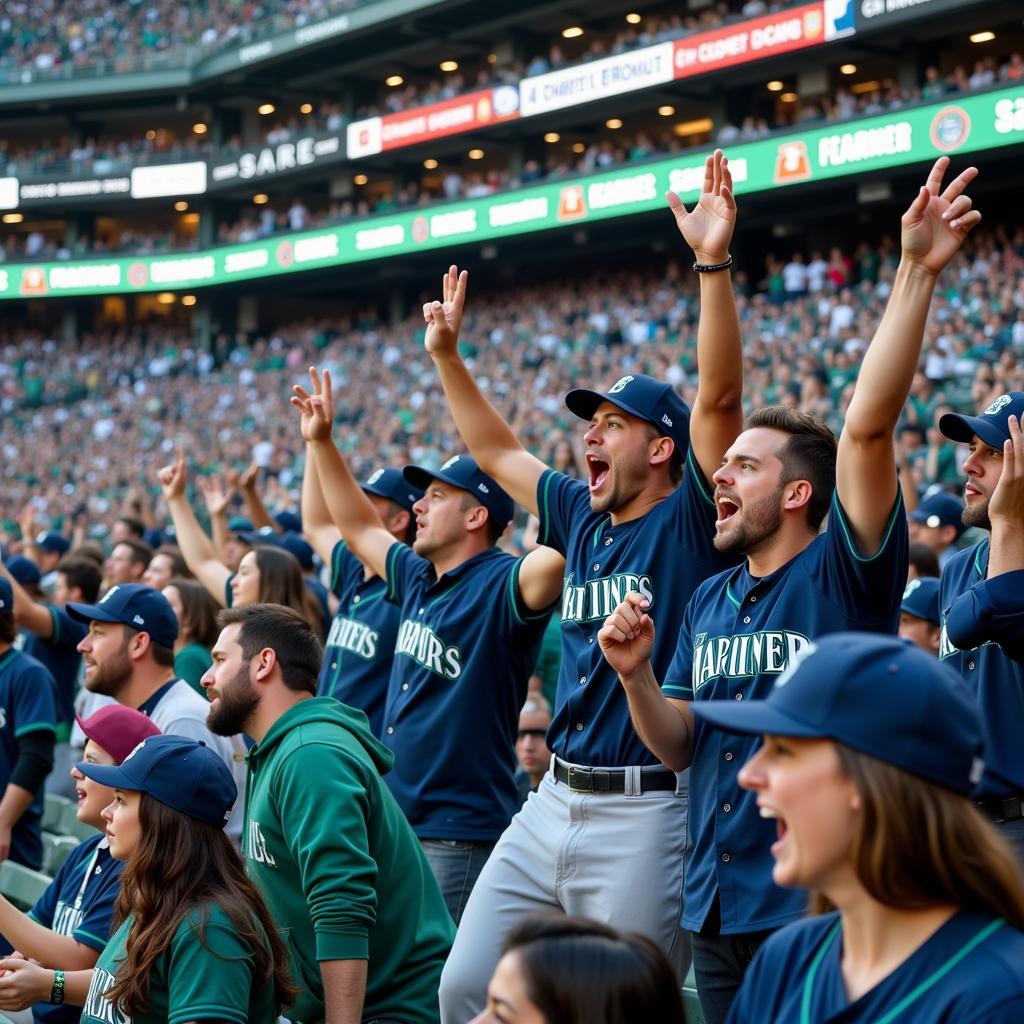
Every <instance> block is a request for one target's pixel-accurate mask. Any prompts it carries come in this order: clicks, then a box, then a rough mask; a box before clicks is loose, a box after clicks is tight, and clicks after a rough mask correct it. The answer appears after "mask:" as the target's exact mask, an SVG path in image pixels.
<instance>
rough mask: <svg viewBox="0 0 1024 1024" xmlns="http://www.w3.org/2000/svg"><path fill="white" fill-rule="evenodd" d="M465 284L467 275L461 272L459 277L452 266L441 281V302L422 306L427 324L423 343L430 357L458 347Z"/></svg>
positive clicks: (467, 278) (467, 279)
mask: <svg viewBox="0 0 1024 1024" xmlns="http://www.w3.org/2000/svg"><path fill="white" fill-rule="evenodd" d="M468 282H469V273H468V272H467V271H465V270H463V271H462V273H461V274H460V273H459V269H458V267H456V266H455V265H454V264H452V265H451V266H450V267H449V268H448V273H446V274H444V275H442V277H441V301H440V302H438V301H436V300H435V301H434V302H425V303H424V304H423V319H424V320H425V321H426V323H427V333H426V337H425V338H424V339H423V343H424V345H426V348H427V351H428V352H429V353H430V354H431V355H441V354H442V353H445V352H451V351H452V350H454V348H455V345H456V344H457V343H458V340H459V331H461V330H462V309H463V306H465V304H466V285H467V283H468Z"/></svg>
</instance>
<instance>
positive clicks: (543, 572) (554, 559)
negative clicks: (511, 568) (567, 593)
mask: <svg viewBox="0 0 1024 1024" xmlns="http://www.w3.org/2000/svg"><path fill="white" fill-rule="evenodd" d="M564 578H565V559H564V558H563V557H562V556H561V555H560V554H559V553H558V552H557V551H555V550H553V549H552V548H546V547H543V546H542V547H538V548H534V549H533V551H531V552H530V553H529V554H528V555H527V556H526V557H525V558H524V559H523V564H522V565H521V566H520V567H519V596H520V597H521V598H522V599H523V604H525V605H526V607H527V608H529V609H530V610H531V611H535V612H541V611H544V610H545V609H547V608H550V607H551V606H552V605H553V604H554V603H555V601H557V600H558V596H559V594H561V593H562V581H563V579H564Z"/></svg>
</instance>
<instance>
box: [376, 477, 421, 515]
mask: <svg viewBox="0 0 1024 1024" xmlns="http://www.w3.org/2000/svg"><path fill="white" fill-rule="evenodd" d="M361 486H362V489H363V490H364V491H365V492H366V493H367V494H375V495H376V496H377V497H378V498H387V499H388V500H389V501H393V502H394V503H395V504H396V505H401V506H402V508H404V509H406V510H407V511H409V512H411V511H412V507H413V505H415V504H416V502H417V501H419V500H420V498H422V497H423V491H422V489H421V488H419V487H415V486H413V485H412V484H411V483H409V481H408V480H406V478H405V474H404V473H403V472H402V471H401V470H400V469H391V468H385V469H376V470H374V471H373V472H372V473H371V474H370V476H369V477H368V479H367V481H366V483H364V484H362V485H361Z"/></svg>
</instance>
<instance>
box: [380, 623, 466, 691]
mask: <svg viewBox="0 0 1024 1024" xmlns="http://www.w3.org/2000/svg"><path fill="white" fill-rule="evenodd" d="M395 654H403V655H405V656H406V657H407V658H412V660H413V661H415V662H417V663H418V664H420V665H422V666H423V667H424V668H428V669H430V671H431V672H436V673H437V674H438V675H439V676H444V677H445V679H458V678H459V676H461V675H462V662H461V660H460V659H461V654H462V652H461V651H460V650H459V648H458V647H457V646H456V645H455V644H446V643H445V642H444V641H443V640H442V639H441V638H440V637H439V636H438V635H437V634H436V633H435V632H434V631H433V630H432V629H431V628H430V627H429V626H427V625H425V624H424V623H422V622H416V621H414V620H413V619H403V621H402V624H401V625H400V626H399V627H398V640H397V641H396V643H395Z"/></svg>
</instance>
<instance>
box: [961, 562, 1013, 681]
mask: <svg viewBox="0 0 1024 1024" xmlns="http://www.w3.org/2000/svg"><path fill="white" fill-rule="evenodd" d="M945 625H946V633H947V635H948V636H949V640H950V642H951V643H952V644H953V646H954V647H959V648H960V650H962V651H970V650H973V649H974V648H975V647H980V646H981V645H982V644H984V643H988V642H992V643H996V644H998V645H999V647H1000V648H1001V649H1002V651H1003V653H1004V654H1006V655H1007V657H1010V658H1013V660H1014V661H1024V569H1018V570H1016V571H1014V572H1007V573H1003V574H1001V575H999V576H994V577H993V578H992V579H989V580H981V581H980V582H978V583H975V584H974V586H973V587H970V588H969V589H968V590H966V591H964V593H962V594H961V595H960V596H959V597H957V598H956V599H955V600H954V601H953V603H952V604H951V605H950V606H949V610H948V611H947V612H946V622H945Z"/></svg>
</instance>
